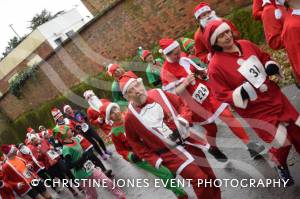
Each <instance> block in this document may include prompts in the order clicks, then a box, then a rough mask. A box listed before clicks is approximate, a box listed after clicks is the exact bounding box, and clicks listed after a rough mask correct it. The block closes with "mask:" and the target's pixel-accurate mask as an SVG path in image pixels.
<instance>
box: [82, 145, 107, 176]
mask: <svg viewBox="0 0 300 199" xmlns="http://www.w3.org/2000/svg"><path fill="white" fill-rule="evenodd" d="M86 153H87V154H88V159H89V160H91V161H92V162H93V163H94V165H96V166H98V167H100V168H101V170H102V171H103V172H105V171H106V168H105V166H104V165H103V163H102V162H101V160H100V159H99V158H98V157H97V156H96V155H95V154H94V152H93V149H90V150H88V151H86Z"/></svg>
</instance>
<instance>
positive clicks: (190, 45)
mask: <svg viewBox="0 0 300 199" xmlns="http://www.w3.org/2000/svg"><path fill="white" fill-rule="evenodd" d="M179 43H180V44H181V47H182V50H183V51H184V52H185V53H186V54H187V55H188V58H190V59H191V60H193V62H195V63H196V64H197V65H198V66H200V67H201V68H205V69H206V68H207V64H205V63H204V62H203V61H201V59H199V58H198V57H197V56H196V55H195V48H194V46H195V41H194V40H193V39H190V38H186V37H180V38H179Z"/></svg>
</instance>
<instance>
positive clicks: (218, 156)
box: [208, 147, 228, 162]
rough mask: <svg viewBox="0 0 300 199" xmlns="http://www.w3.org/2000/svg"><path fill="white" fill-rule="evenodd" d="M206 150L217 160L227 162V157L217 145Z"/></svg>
mask: <svg viewBox="0 0 300 199" xmlns="http://www.w3.org/2000/svg"><path fill="white" fill-rule="evenodd" d="M208 152H209V153H210V154H211V155H213V156H214V157H215V158H216V159H217V160H218V161H219V162H227V161H228V158H227V157H226V155H225V154H224V153H223V152H222V151H220V149H219V148H217V147H210V148H209V149H208Z"/></svg>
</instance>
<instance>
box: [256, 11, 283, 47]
mask: <svg viewBox="0 0 300 199" xmlns="http://www.w3.org/2000/svg"><path fill="white" fill-rule="evenodd" d="M277 9H278V10H280V11H281V14H277V15H275V13H277V12H275V10H277ZM286 15H287V10H286V8H285V7H284V6H280V5H276V6H274V5H267V6H265V7H264V9H263V11H262V14H261V20H262V23H263V27H264V33H265V38H266V41H267V43H268V45H269V46H270V47H271V48H272V49H274V50H278V49H280V48H282V47H283V44H282V42H281V32H282V29H283V23H284V19H285V16H286Z"/></svg>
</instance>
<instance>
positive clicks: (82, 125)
mask: <svg viewBox="0 0 300 199" xmlns="http://www.w3.org/2000/svg"><path fill="white" fill-rule="evenodd" d="M81 129H82V131H83V132H87V131H88V130H89V125H88V124H87V123H82V124H81Z"/></svg>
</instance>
